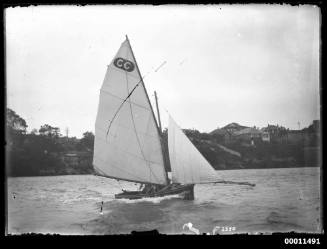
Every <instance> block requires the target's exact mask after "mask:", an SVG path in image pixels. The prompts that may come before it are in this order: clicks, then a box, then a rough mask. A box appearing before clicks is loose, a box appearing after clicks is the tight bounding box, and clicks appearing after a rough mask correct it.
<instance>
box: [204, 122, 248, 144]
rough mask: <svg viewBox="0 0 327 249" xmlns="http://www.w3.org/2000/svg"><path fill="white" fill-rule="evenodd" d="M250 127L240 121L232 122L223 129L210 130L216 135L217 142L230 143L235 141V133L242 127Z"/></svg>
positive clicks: (211, 133)
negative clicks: (239, 122)
mask: <svg viewBox="0 0 327 249" xmlns="http://www.w3.org/2000/svg"><path fill="white" fill-rule="evenodd" d="M245 128H248V127H247V126H243V125H240V124H238V123H230V124H228V125H226V126H224V127H222V128H221V129H219V128H217V129H216V130H213V131H212V132H210V135H214V136H215V137H216V138H217V142H223V143H227V144H228V143H230V142H232V141H234V133H235V132H237V131H240V130H242V129H245Z"/></svg>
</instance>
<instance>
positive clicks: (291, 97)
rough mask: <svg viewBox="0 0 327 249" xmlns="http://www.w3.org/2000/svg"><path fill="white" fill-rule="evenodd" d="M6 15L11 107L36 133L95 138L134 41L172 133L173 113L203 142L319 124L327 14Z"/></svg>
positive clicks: (288, 9)
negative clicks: (121, 53) (103, 96)
mask: <svg viewBox="0 0 327 249" xmlns="http://www.w3.org/2000/svg"><path fill="white" fill-rule="evenodd" d="M5 15H6V19H5V21H6V35H5V37H6V59H7V63H6V72H7V82H6V83H7V85H6V86H7V106H8V107H9V108H12V109H13V110H14V111H16V112H17V113H18V114H19V115H20V116H21V117H23V118H24V119H25V120H26V121H27V124H28V126H29V127H28V130H29V131H30V130H31V129H33V128H37V129H39V128H40V126H41V125H43V124H46V123H47V124H50V125H52V126H58V127H59V128H60V129H61V132H62V133H63V134H64V133H65V128H66V127H68V128H69V136H76V137H81V136H82V134H83V133H84V132H85V131H92V132H94V125H95V118H96V112H97V106H98V101H99V93H100V87H101V85H102V82H103V79H104V75H105V72H106V69H107V65H108V64H109V63H110V62H111V60H112V59H113V56H114V55H115V54H116V52H117V50H118V49H119V47H120V45H121V43H122V42H123V41H124V39H125V34H127V35H128V37H129V39H130V42H131V45H132V48H133V50H134V54H135V57H136V60H137V63H138V65H139V68H140V71H141V74H142V75H147V76H146V77H145V79H144V82H145V85H146V88H147V90H148V93H149V95H150V96H149V97H150V99H151V101H153V100H154V97H153V91H154V90H156V91H157V93H158V97H159V105H160V108H161V109H160V110H161V115H162V117H161V119H162V122H163V126H167V115H166V114H167V113H166V111H165V110H167V111H168V112H169V113H170V114H171V115H172V117H173V118H174V119H175V120H176V122H177V123H178V124H179V125H180V126H181V127H182V128H195V129H198V130H200V131H201V132H210V131H212V130H214V129H216V128H217V127H222V126H224V125H226V124H228V123H230V122H237V123H240V124H242V125H246V126H254V125H256V126H259V127H263V126H266V125H267V124H268V123H269V124H279V125H283V126H286V127H287V128H290V129H298V122H300V126H301V128H303V127H305V126H308V125H310V124H311V122H312V120H313V119H319V117H320V114H319V112H320V111H319V79H320V78H319V56H320V54H319V46H320V10H319V8H318V7H314V6H310V5H307V6H300V7H298V6H294V7H292V6H287V5H283V6H281V5H207V6H205V5H202V6H201V5H198V6H185V5H181V6H177V5H172V6H127V5H125V6H118V5H116V6H110V5H107V6H86V7H75V6H38V7H27V8H20V7H16V8H8V9H6V12H5ZM164 61H166V63H165V64H164V65H163V66H162V67H161V68H160V69H159V70H158V71H157V72H155V69H156V68H158V67H159V66H160V65H161V64H162V63H163V62H164Z"/></svg>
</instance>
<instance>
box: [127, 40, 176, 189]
mask: <svg viewBox="0 0 327 249" xmlns="http://www.w3.org/2000/svg"><path fill="white" fill-rule="evenodd" d="M126 40H127V42H128V45H129V48H130V49H131V52H132V56H133V59H134V61H135V65H136V69H137V72H138V74H139V75H140V78H141V83H142V84H143V89H144V91H145V95H146V97H147V99H148V102H149V105H150V108H151V112H152V116H153V118H154V120H155V121H156V116H155V115H154V112H153V109H152V105H151V102H150V99H149V95H148V93H147V91H146V88H145V85H144V81H143V78H142V75H141V72H140V69H139V67H138V65H137V62H136V59H135V56H134V53H133V49H132V46H131V44H130V42H129V39H128V37H127V35H126ZM158 111H159V109H158ZM155 123H156V124H157V122H155ZM156 127H157V130H158V134H159V138H160V145H161V151H162V156H163V158H162V159H163V162H164V169H165V172H166V180H167V184H169V183H170V181H169V178H168V172H167V162H166V157H165V150H164V147H163V143H162V132H161V128H160V129H159V127H158V125H156Z"/></svg>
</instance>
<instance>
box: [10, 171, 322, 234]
mask: <svg viewBox="0 0 327 249" xmlns="http://www.w3.org/2000/svg"><path fill="white" fill-rule="evenodd" d="M218 173H219V174H220V175H221V176H222V177H223V179H225V180H231V181H242V182H244V181H247V182H251V183H255V184H256V186H255V187H250V186H246V185H227V184H205V185H195V188H194V193H195V200H194V201H186V200H182V199H180V198H178V196H170V197H161V198H148V199H141V200H133V201H132V200H116V199H114V194H117V193H119V192H121V189H122V188H123V189H126V190H133V189H137V188H138V187H139V185H138V184H137V185H136V184H133V183H127V182H122V181H121V182H117V181H115V180H111V179H107V178H103V177H99V176H93V175H69V176H49V177H17V178H8V186H7V193H8V202H7V204H8V205H7V207H8V210H7V211H8V212H7V214H8V220H7V224H8V226H7V227H8V233H10V234H20V233H28V232H35V233H60V234H120V233H130V232H131V231H133V230H135V231H144V230H152V229H157V230H158V231H159V232H160V233H168V234H179V233H191V232H190V231H188V229H184V230H183V225H184V224H185V223H188V222H191V223H192V224H193V227H195V228H197V229H199V230H200V232H201V233H204V232H205V233H208V232H212V230H213V228H214V227H215V226H220V227H235V229H236V230H235V231H233V233H244V232H249V233H255V232H286V231H298V232H315V233H319V232H321V221H320V215H321V208H322V207H321V205H320V204H321V203H320V170H319V168H291V169H260V170H254V169H251V170H229V171H218ZM102 201H103V202H104V206H103V213H102V214H101V213H100V206H101V202H102ZM219 233H221V234H224V233H228V232H225V231H222V230H220V231H219Z"/></svg>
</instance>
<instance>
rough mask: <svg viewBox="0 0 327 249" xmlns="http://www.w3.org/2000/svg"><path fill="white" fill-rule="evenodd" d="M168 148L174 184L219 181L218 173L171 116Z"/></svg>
mask: <svg viewBox="0 0 327 249" xmlns="http://www.w3.org/2000/svg"><path fill="white" fill-rule="evenodd" d="M168 148H169V158H170V165H171V170H172V181H173V182H177V183H181V184H192V183H194V184H195V183H210V182H215V181H217V179H218V177H217V175H216V171H215V170H214V169H213V168H212V167H211V165H210V164H209V163H208V162H207V160H206V159H205V158H204V157H203V156H202V155H201V153H200V152H199V151H198V150H197V149H196V148H195V146H194V145H193V144H192V142H191V141H190V140H189V139H188V138H187V136H186V135H185V134H184V133H183V131H182V130H181V128H180V127H179V126H178V125H177V124H176V122H175V121H174V120H173V119H172V118H171V117H170V116H169V125H168Z"/></svg>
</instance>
